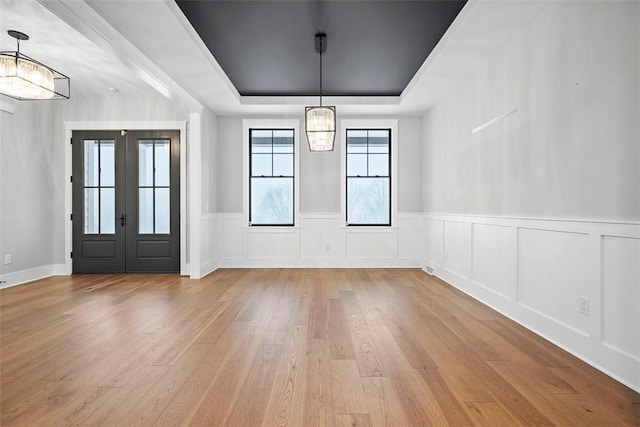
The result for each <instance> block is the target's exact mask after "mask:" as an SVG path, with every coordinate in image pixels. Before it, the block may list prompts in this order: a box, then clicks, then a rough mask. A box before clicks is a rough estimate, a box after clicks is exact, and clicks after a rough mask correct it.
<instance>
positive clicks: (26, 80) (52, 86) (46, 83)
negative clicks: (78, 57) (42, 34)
mask: <svg viewBox="0 0 640 427" xmlns="http://www.w3.org/2000/svg"><path fill="white" fill-rule="evenodd" d="M7 33H8V34H9V35H10V36H11V37H13V38H14V39H16V41H17V44H18V48H17V50H16V51H6V52H0V94H3V95H6V96H10V97H12V98H15V99H20V100H25V99H63V98H64V99H69V77H67V76H65V75H64V74H61V73H59V72H57V71H56V70H54V69H53V68H51V67H47V66H46V65H44V64H42V63H40V62H38V61H36V60H34V59H31V58H29V57H28V56H26V55H23V54H21V53H20V40H29V36H28V35H26V34H24V33H21V32H20V31H14V30H9V31H7Z"/></svg>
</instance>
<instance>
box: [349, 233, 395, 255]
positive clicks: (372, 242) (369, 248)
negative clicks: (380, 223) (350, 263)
mask: <svg viewBox="0 0 640 427" xmlns="http://www.w3.org/2000/svg"><path fill="white" fill-rule="evenodd" d="M345 238H346V244H345V248H346V257H347V258H354V259H358V260H361V259H365V260H366V259H393V258H397V255H398V248H397V246H398V232H397V230H393V229H387V230H385V229H381V230H380V231H377V230H370V229H367V230H365V229H361V230H358V229H349V230H346V232H345Z"/></svg>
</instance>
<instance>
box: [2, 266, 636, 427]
mask: <svg viewBox="0 0 640 427" xmlns="http://www.w3.org/2000/svg"><path fill="white" fill-rule="evenodd" d="M0 401H1V402H0V403H1V405H0V416H1V419H0V424H1V425H2V426H6V427H8V426H66V425H79V426H85V425H86V426H119V425H122V426H177V425H194V426H204V425H230V426H305V427H306V426H423V425H454V426H457V425H464V426H466V425H487V426H495V425H505V426H513V425H562V426H565V425H566V426H568V425H577V426H583V425H607V426H617V425H621V426H624V425H628V426H636V427H637V426H640V395H639V394H638V393H635V392H634V391H632V390H630V389H628V388H627V387H625V386H623V385H621V384H619V383H617V382H616V381H614V380H612V379H611V378H609V377H607V376H606V375H604V374H602V373H600V372H599V371H597V370H596V369H594V368H592V367H590V366H588V365H586V364H585V363H583V362H582V361H580V360H578V359H576V358H574V357H573V356H571V355H569V354H568V353H566V352H564V351H563V350H561V349H559V348H557V347H555V346H554V345H552V344H551V343H549V342H547V341H545V340H543V339H542V338H540V337H538V336H536V335H535V334H533V333H531V332H529V331H527V330H526V329H524V328H522V327H521V326H519V325H517V324H516V323H514V322H512V321H510V320H508V319H506V318H504V317H503V316H501V315H500V314H498V313H496V312H495V311H493V310H491V309H489V308H488V307H486V306H484V305H482V304H480V303H479V302H477V301H475V300H473V299H471V298H469V297H468V296H466V295H464V294H462V293H461V292H459V291H458V290H456V289H454V288H452V287H450V286H449V285H447V284H445V283H443V282H441V281H440V280H438V279H434V278H432V277H430V276H428V275H426V274H424V273H422V272H421V271H419V270H412V269H398V270H388V269H384V270H383V269H367V270H364V269H345V270H323V269H255V270H249V269H233V270H231V269H223V270H218V271H216V272H215V273H213V274H211V275H209V276H208V277H206V278H204V279H202V280H190V279H187V278H180V277H177V276H174V275H75V276H70V277H54V278H50V279H45V280H41V281H38V282H34V283H32V284H28V285H24V286H18V287H14V288H9V289H5V290H2V291H0Z"/></svg>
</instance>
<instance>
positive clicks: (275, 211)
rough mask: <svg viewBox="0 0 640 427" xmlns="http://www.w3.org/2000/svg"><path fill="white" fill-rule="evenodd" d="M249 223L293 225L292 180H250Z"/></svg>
mask: <svg viewBox="0 0 640 427" xmlns="http://www.w3.org/2000/svg"><path fill="white" fill-rule="evenodd" d="M251 223H252V224H293V178H251Z"/></svg>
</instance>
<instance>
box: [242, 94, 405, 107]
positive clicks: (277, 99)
mask: <svg viewBox="0 0 640 427" xmlns="http://www.w3.org/2000/svg"><path fill="white" fill-rule="evenodd" d="M318 99H319V98H318V95H314V96H241V97H240V103H241V104H242V105H298V106H309V105H318ZM322 101H323V102H322V104H324V105H338V106H340V105H342V106H344V105H400V97H399V96H323V97H322Z"/></svg>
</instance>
